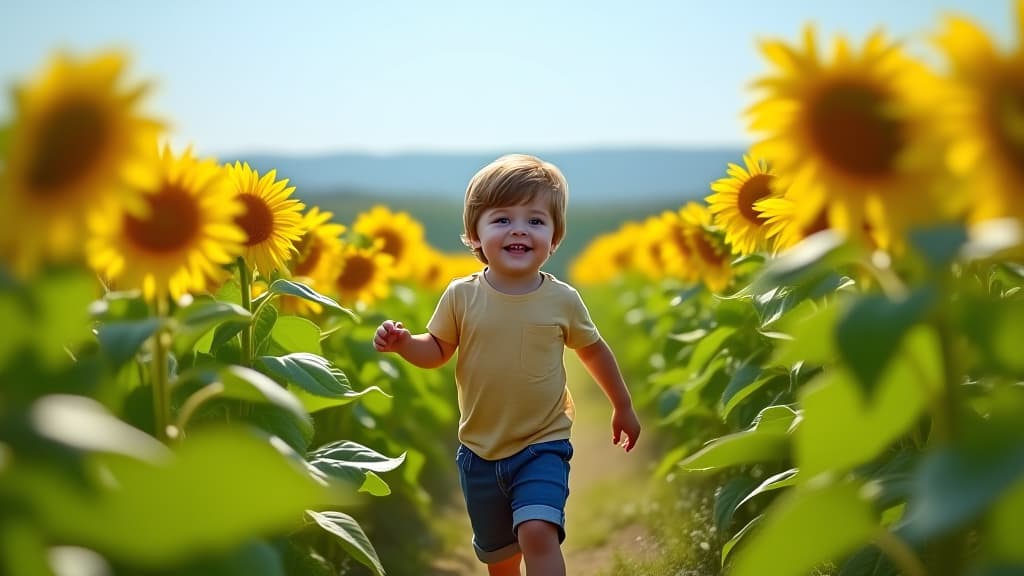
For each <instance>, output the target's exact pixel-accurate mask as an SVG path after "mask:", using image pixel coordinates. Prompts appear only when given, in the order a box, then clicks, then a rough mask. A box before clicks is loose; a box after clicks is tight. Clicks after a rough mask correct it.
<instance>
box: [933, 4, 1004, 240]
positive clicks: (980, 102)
mask: <svg viewBox="0 0 1024 576" xmlns="http://www.w3.org/2000/svg"><path fill="white" fill-rule="evenodd" d="M1016 9H1017V27H1018V31H1017V34H1018V38H1020V37H1022V36H1024V1H1021V0H1018V2H1017V4H1016ZM936 42H937V44H938V45H939V47H940V48H941V50H942V51H943V52H944V53H945V55H946V56H947V58H948V60H949V78H948V81H949V90H948V91H946V92H945V96H946V98H947V99H946V100H945V102H944V104H945V109H947V110H948V111H949V112H948V114H947V122H946V124H945V126H944V128H946V130H947V131H948V132H947V133H948V134H949V136H950V137H951V140H952V142H953V143H952V146H951V149H950V154H949V161H950V162H949V163H950V166H951V167H952V168H953V170H954V172H955V173H957V174H958V175H960V176H963V180H962V181H963V182H964V183H965V184H966V185H967V186H968V188H967V190H966V192H967V193H966V194H965V195H964V196H965V197H968V196H969V197H970V198H972V200H973V201H972V205H973V206H972V210H971V214H970V218H971V220H973V221H980V220H987V219H990V218H1000V217H1014V218H1018V219H1024V192H1022V191H1021V186H1020V183H1021V181H1022V180H1024V45H1021V44H1018V46H1017V48H1016V49H1015V50H1013V51H1012V52H1009V53H1000V52H999V51H998V50H997V49H996V47H995V46H994V43H993V42H992V40H990V39H989V37H988V35H987V34H986V33H985V31H984V30H982V29H981V28H979V27H978V26H977V25H975V24H974V23H972V22H970V21H969V20H966V19H963V18H959V17H949V18H948V19H947V21H946V25H945V28H944V29H943V30H942V32H941V33H940V34H939V35H938V36H937V38H936ZM1018 42H1020V40H1018Z"/></svg>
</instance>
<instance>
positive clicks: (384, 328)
mask: <svg viewBox="0 0 1024 576" xmlns="http://www.w3.org/2000/svg"><path fill="white" fill-rule="evenodd" d="M410 336H411V334H410V332H409V331H408V330H406V329H405V327H404V326H402V323H401V322H393V321H391V320H385V321H384V322H382V323H381V325H380V326H378V327H377V332H376V333H375V334H374V335H373V347H374V348H376V349H377V352H395V351H397V350H398V349H399V348H400V347H401V346H402V344H404V343H405V342H407V341H408V340H409V337H410Z"/></svg>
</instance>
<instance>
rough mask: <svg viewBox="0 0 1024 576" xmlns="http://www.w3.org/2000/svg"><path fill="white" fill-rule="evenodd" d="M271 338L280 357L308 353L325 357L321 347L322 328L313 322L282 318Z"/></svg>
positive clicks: (297, 317)
mask: <svg viewBox="0 0 1024 576" xmlns="http://www.w3.org/2000/svg"><path fill="white" fill-rule="evenodd" d="M270 336H271V338H272V339H273V341H274V344H275V345H276V348H277V349H279V353H278V355H281V354H290V353H292V352H308V353H310V354H316V355H319V356H322V355H323V351H322V349H321V346H320V328H319V327H317V325H316V324H314V323H313V322H311V321H309V320H307V319H305V318H301V317H299V316H280V317H278V319H277V324H275V325H274V331H273V332H272V333H271V335H270Z"/></svg>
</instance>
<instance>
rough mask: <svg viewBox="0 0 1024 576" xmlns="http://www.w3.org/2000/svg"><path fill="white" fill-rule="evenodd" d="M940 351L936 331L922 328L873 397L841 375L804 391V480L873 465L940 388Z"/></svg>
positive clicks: (826, 376) (800, 445)
mask: <svg viewBox="0 0 1024 576" xmlns="http://www.w3.org/2000/svg"><path fill="white" fill-rule="evenodd" d="M910 344H917V345H916V346H911V345H910ZM938 348H939V345H938V343H937V341H936V337H935V335H934V332H933V331H931V330H930V329H927V328H925V327H921V328H920V329H918V330H917V331H916V332H915V333H914V335H913V337H911V338H908V345H907V346H905V347H904V349H903V353H904V354H903V355H902V356H897V357H896V358H894V360H893V362H891V363H890V365H889V367H888V369H887V370H886V372H885V373H884V374H882V377H881V378H880V383H879V386H878V390H877V391H876V392H875V394H874V396H873V397H870V398H865V396H864V393H863V391H862V390H861V389H860V387H858V386H857V384H856V383H855V382H854V381H853V380H852V379H851V378H850V377H849V376H848V375H847V374H846V373H845V372H843V371H840V370H833V371H830V372H826V373H823V374H822V375H821V376H819V377H818V378H817V379H816V380H815V381H814V383H813V384H811V385H809V386H808V387H806V388H804V390H803V393H802V394H801V396H800V403H801V406H802V407H803V417H804V422H803V424H802V425H801V427H800V430H799V431H798V432H797V434H796V455H797V463H798V464H799V466H800V471H801V476H804V477H805V478H808V479H810V478H813V477H814V476H815V475H817V474H819V473H821V472H825V471H829V470H831V471H839V472H843V471H846V470H848V469H850V468H852V467H854V466H857V465H859V464H862V463H864V462H868V461H869V460H871V459H873V458H875V457H876V456H878V455H879V454H881V453H882V451H883V450H885V449H886V448H887V447H888V446H890V445H891V444H892V443H893V441H895V440H896V439H897V438H898V437H899V436H901V435H902V434H904V433H905V432H906V431H907V430H908V429H909V428H910V427H911V426H912V425H913V424H914V423H915V422H917V419H918V418H919V417H920V415H921V413H922V412H923V410H924V409H925V406H927V404H928V390H929V389H933V388H937V387H939V386H941V372H940V369H941V364H940V360H939V352H938Z"/></svg>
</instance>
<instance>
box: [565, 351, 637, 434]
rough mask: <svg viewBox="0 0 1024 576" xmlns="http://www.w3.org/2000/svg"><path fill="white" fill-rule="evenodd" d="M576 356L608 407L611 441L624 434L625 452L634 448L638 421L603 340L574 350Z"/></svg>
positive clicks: (622, 381) (623, 383) (612, 358)
mask: <svg viewBox="0 0 1024 576" xmlns="http://www.w3.org/2000/svg"><path fill="white" fill-rule="evenodd" d="M576 355H577V356H579V357H580V360H581V361H582V362H583V366H584V367H586V369H587V372H589V373H590V375H591V376H592V377H593V378H594V380H596V381H597V384H598V386H600V387H601V390H603V391H604V395H605V396H607V397H608V400H609V401H610V402H611V404H612V442H614V443H615V444H619V443H620V442H619V441H620V439H621V437H622V434H625V435H626V443H625V448H626V452H629V451H630V450H632V449H633V447H634V446H636V440H637V438H638V437H639V436H640V420H639V418H637V416H636V412H635V411H634V410H633V400H632V398H631V397H630V395H629V390H628V389H626V382H625V381H624V380H623V379H622V372H620V371H619V365H618V363H617V362H616V361H615V355H614V354H612V350H611V348H609V347H608V344H606V343H605V341H604V339H603V338H599V339H598V340H597V342H594V343H593V344H590V345H589V346H584V347H583V348H579V349H577V350H576Z"/></svg>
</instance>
